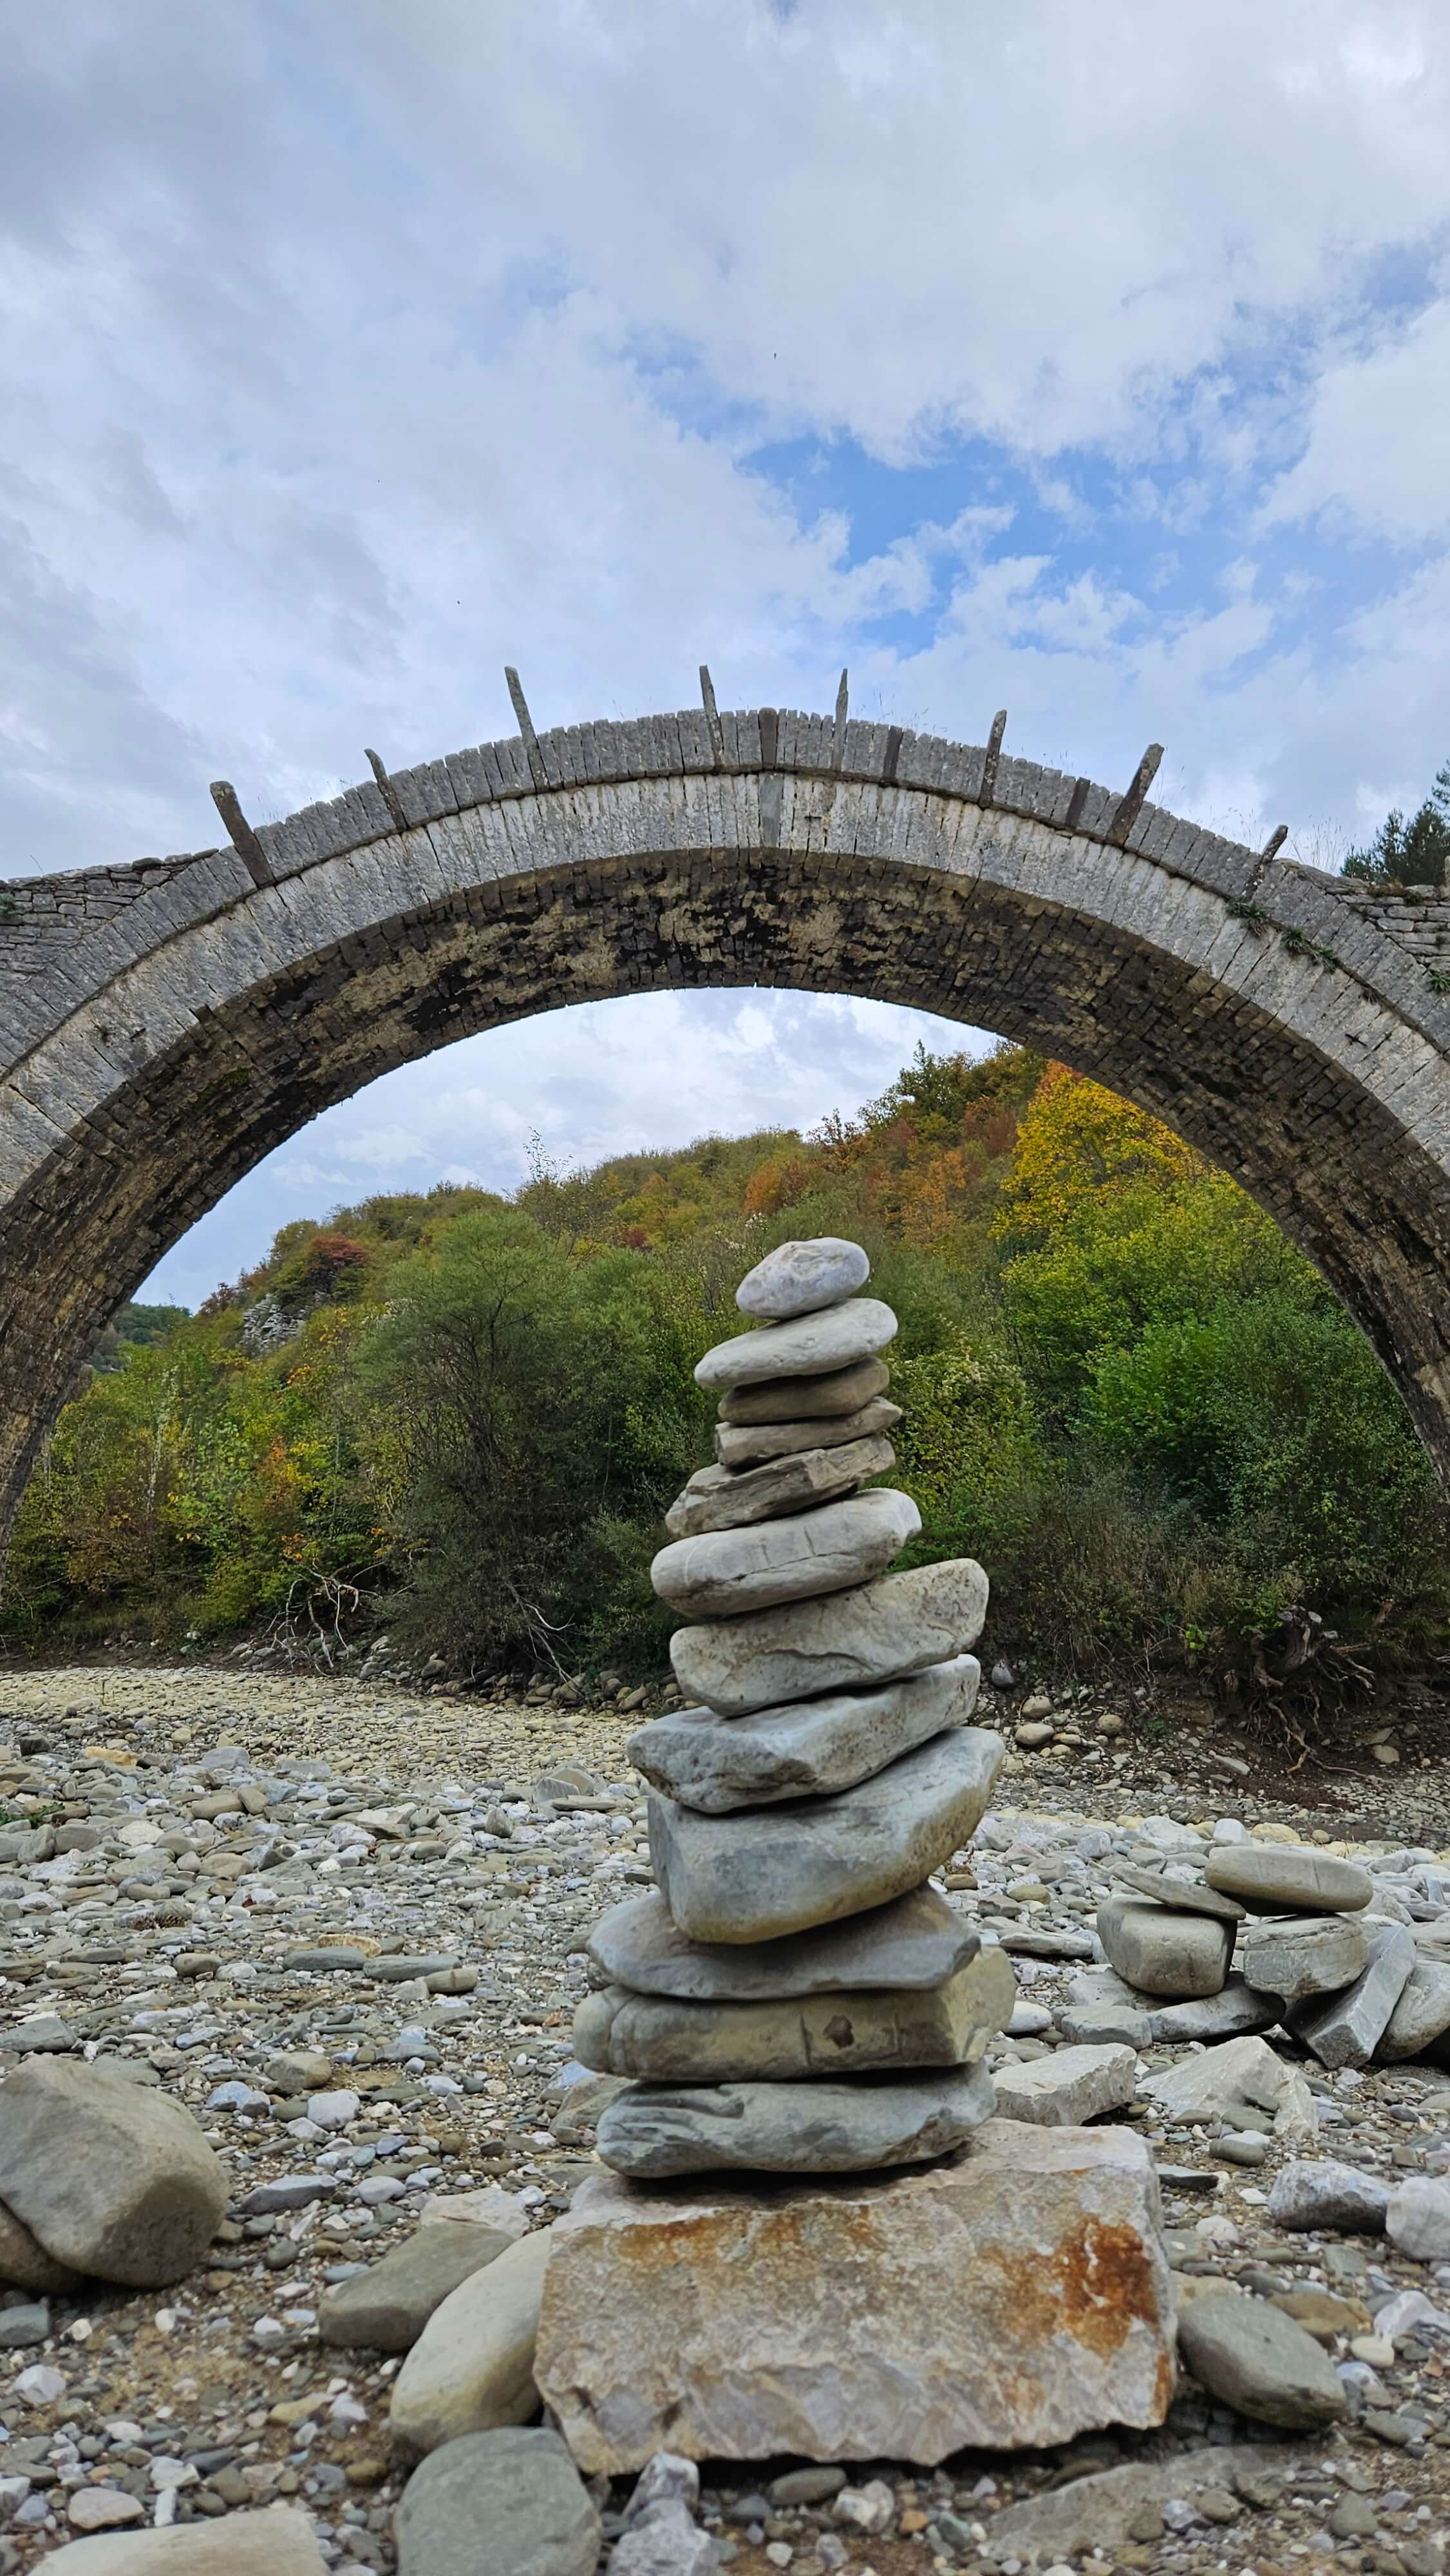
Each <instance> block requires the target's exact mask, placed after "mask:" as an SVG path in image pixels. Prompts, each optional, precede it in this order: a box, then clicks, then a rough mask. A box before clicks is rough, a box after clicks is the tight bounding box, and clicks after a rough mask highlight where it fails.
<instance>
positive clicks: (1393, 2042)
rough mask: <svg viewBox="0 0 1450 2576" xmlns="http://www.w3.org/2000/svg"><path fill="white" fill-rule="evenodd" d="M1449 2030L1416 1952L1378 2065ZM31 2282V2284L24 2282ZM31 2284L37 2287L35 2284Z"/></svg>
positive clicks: (1447, 2003)
mask: <svg viewBox="0 0 1450 2576" xmlns="http://www.w3.org/2000/svg"><path fill="white" fill-rule="evenodd" d="M1447 2031H1450V1964H1444V1963H1442V1962H1441V1961H1440V1960H1438V1959H1426V1958H1423V1957H1421V1956H1419V1954H1418V1953H1417V1955H1416V1962H1415V1967H1414V1969H1413V1972H1412V1973H1411V1975H1410V1977H1409V1979H1408V1981H1407V1983H1406V1985H1405V1986H1404V1988H1403V1990H1402V1992H1401V1994H1400V1998H1399V2001H1398V2003H1397V2004H1396V2005H1395V2008H1394V2010H1393V2012H1392V2013H1391V2014H1390V2017H1389V2020H1388V2021H1387V2023H1386V2024H1385V2028H1384V2033H1383V2036H1382V2037H1381V2039H1380V2043H1379V2046H1378V2047H1377V2048H1376V2050H1375V2055H1376V2057H1377V2058H1378V2059H1379V2060H1380V2062H1381V2064H1382V2065H1385V2066H1394V2065H1397V2064H1399V2063H1400V2062H1401V2061H1402V2060H1403V2059H1404V2058H1407V2057H1418V2056H1419V2055H1420V2053H1421V2051H1422V2049H1426V2048H1429V2047H1430V2046H1431V2045H1432V2044H1433V2042H1434V2041H1436V2040H1438V2039H1442V2038H1443V2037H1444V2035H1445V2033H1446V2032H1447ZM27 2286H31V2285H27ZM33 2286H35V2287H39V2284H38V2283H37V2284H34V2285H33Z"/></svg>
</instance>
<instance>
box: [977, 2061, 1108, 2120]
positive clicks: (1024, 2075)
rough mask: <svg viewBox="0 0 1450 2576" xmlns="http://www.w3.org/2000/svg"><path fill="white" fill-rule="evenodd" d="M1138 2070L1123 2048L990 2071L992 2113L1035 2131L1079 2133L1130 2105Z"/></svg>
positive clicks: (1026, 2063) (1000, 2067) (1029, 2062)
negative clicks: (1022, 2122) (993, 2093)
mask: <svg viewBox="0 0 1450 2576" xmlns="http://www.w3.org/2000/svg"><path fill="white" fill-rule="evenodd" d="M1137 2068H1138V2061H1137V2058H1136V2056H1135V2054H1134V2052H1133V2050H1132V2049H1131V2048H1127V2047H1122V2046H1116V2047H1115V2046H1111V2045H1110V2046H1108V2047H1104V2048H1056V2049H1054V2050H1053V2052H1052V2054H1051V2056H1050V2057H1034V2058H1030V2059H1028V2060H1027V2061H1026V2062H1025V2063H1022V2064H1019V2065H1015V2066H999V2067H997V2068H995V2069H994V2072H993V2078H992V2080H993V2082H994V2083H995V2085H996V2087H997V2109H998V2111H999V2113H1000V2114H1001V2116H1002V2118H1003V2119H1004V2120H1030V2121H1031V2122H1032V2123H1033V2125H1034V2126H1035V2127H1038V2128H1046V2129H1076V2128H1081V2127H1082V2126H1083V2125H1084V2124H1085V2123H1086V2122H1087V2121H1089V2120H1096V2119H1097V2118H1099V2117H1100V2115H1101V2114H1102V2113H1103V2112H1104V2111H1120V2110H1121V2109H1122V2107H1123V2105H1124V2103H1125V2102H1131V2101H1132V2099H1133V2095H1134V2093H1135V2091H1136V2090H1137Z"/></svg>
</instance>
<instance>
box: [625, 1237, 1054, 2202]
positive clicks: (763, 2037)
mask: <svg viewBox="0 0 1450 2576" xmlns="http://www.w3.org/2000/svg"><path fill="white" fill-rule="evenodd" d="M868 1270H869V1264H868V1262H867V1259H866V1255H865V1253H864V1252H863V1251H862V1250H861V1248H860V1246H859V1245H858V1244H853V1243H845V1242H842V1241H840V1240H838V1239H837V1238H835V1237H833V1236H825V1237H822V1238H820V1239H819V1240H817V1241H814V1242H808V1243H786V1244H782V1245H781V1246H780V1247H779V1248H778V1249H777V1250H776V1251H774V1252H772V1253H770V1254H768V1255H767V1257H766V1258H765V1260H763V1261H762V1262H760V1263H759V1264H758V1265H757V1267H756V1268H755V1269H754V1270H752V1271H751V1272H750V1274H749V1276H748V1277H747V1278H746V1279H745V1280H744V1281H742V1283H741V1286H740V1288H739V1290H738V1292H737V1303H738V1304H739V1306H740V1308H741V1310H742V1312H743V1313H745V1314H746V1315H748V1316H750V1317H751V1318H752V1319H753V1320H754V1325H755V1329H753V1330H751V1331H748V1332H746V1333H743V1334H741V1335H739V1336H738V1337H737V1338H736V1339H734V1340H731V1341H727V1342H724V1343H722V1344H721V1345H720V1346H719V1347H718V1348H717V1349H715V1350H712V1351H710V1352H709V1353H707V1355H706V1357H705V1358H704V1359H703V1360H702V1361H701V1363H700V1365H699V1367H698V1368H697V1369H696V1371H695V1375H696V1378H697V1380H698V1381H699V1383H700V1384H701V1385H702V1386H704V1387H707V1388H709V1389H711V1390H712V1391H714V1390H718V1391H719V1394H720V1398H721V1401H720V1420H719V1424H718V1427H717V1429H716V1433H715V1459H716V1463H715V1464H714V1465H713V1466H709V1467H705V1468H702V1469H701V1470H700V1471H699V1473H698V1474H696V1475H694V1476H692V1477H691V1478H690V1481H689V1483H688V1484H687V1485H686V1487H685V1489H684V1491H683V1493H682V1494H681V1495H680V1496H679V1498H678V1500H677V1501H676V1503H675V1504H674V1506H673V1508H672V1510H671V1511H670V1513H669V1515H668V1518H667V1524H666V1525H667V1527H668V1528H669V1530H670V1532H671V1533H672V1539H671V1544H670V1545H669V1546H667V1547H664V1548H662V1549H661V1550H660V1553H659V1554H658V1556H657V1557H656V1558H655V1560H654V1565H653V1569H652V1574H653V1581H654V1587H655V1590H656V1592H657V1593H658V1594H659V1596H660V1598H661V1599H662V1600H664V1601H667V1602H668V1603H669V1604H670V1606H671V1607H672V1608H673V1609H675V1610H677V1611H679V1612H681V1613H682V1614H683V1615H684V1617H685V1618H686V1620H687V1621H688V1622H689V1624H688V1625H686V1626H684V1627H682V1628H680V1629H679V1630H678V1631H677V1632H676V1635H675V1637H674V1640H673V1644H672V1649H671V1652H672V1657H673V1661H674V1667H675V1673H676V1676H677V1679H678V1681H679V1683H680V1685H681V1688H682V1689H683V1691H684V1692H685V1693H686V1694H687V1696H689V1697H690V1698H691V1699H692V1700H693V1701H694V1702H695V1703H696V1704H695V1705H691V1706H689V1707H685V1708H682V1709H680V1710H678V1711H677V1712H675V1713H674V1714H672V1715H669V1716H665V1717H661V1718H657V1719H654V1720H652V1721H651V1722H649V1723H647V1724H645V1725H644V1726H641V1727H640V1728H639V1730H638V1731H637V1733H636V1734H635V1735H634V1736H633V1738H632V1739H631V1742H630V1748H629V1750H630V1757H631V1759H632V1761H633V1762H634V1763H635V1764H636V1766H637V1768H638V1769H639V1770H640V1771H641V1772H642V1773H643V1775H644V1777H645V1779H646V1781H647V1782H648V1783H649V1792H650V1794H649V1838H650V1852H651V1856H652V1859H653V1863H654V1868H655V1875H656V1878H657V1880H658V1887H657V1889H656V1890H653V1891H651V1892H650V1893H649V1894H648V1895H645V1896H643V1897H639V1898H636V1899H634V1900H632V1901H631V1902H629V1903H626V1904H623V1905H620V1906H617V1907H616V1908H615V1909H614V1910H613V1911H612V1912H611V1913H610V1914H608V1915H607V1916H606V1917H605V1918H604V1920H603V1921H602V1922H601V1923H600V1924H599V1925H598V1927H597V1929H596V1931H595V1933H594V1937H593V1939H592V1941H591V1942H590V1945H589V1957H590V1965H591V1976H592V1978H593V1980H594V1984H593V1988H592V1991H591V1992H590V1993H589V1994H588V1995H587V1996H586V1998H585V2000H584V2002H583V2003H582V2004H581V2006H580V2008H579V2013H578V2017H577V2019H576V2022H575V2030H574V2044H575V2048H576V2051H577V2054H578V2056H579V2057H580V2059H581V2060H582V2061H583V2063H584V2064H585V2065H586V2066H589V2067H592V2068H595V2069H597V2070H598V2071H600V2072H602V2073H606V2074H613V2075H620V2076H626V2077H632V2078H635V2079H636V2080H635V2081H634V2082H633V2083H631V2084H629V2085H628V2086H627V2087H626V2088H625V2089H624V2090H623V2091H622V2092H621V2093H620V2094H618V2095H617V2096H616V2097H615V2099H614V2100H613V2101H612V2102H611V2104H610V2106H609V2108H608V2110H607V2111H606V2112H605V2113H604V2115H603V2117H602V2118H601V2120H600V2123H599V2130H598V2144H599V2153H600V2155H601V2157H602V2158H603V2160H604V2162H605V2163H606V2164H607V2165H610V2166H612V2167H613V2168H614V2169H615V2171H616V2172H617V2173H620V2174H623V2175H629V2176H632V2177H636V2178H640V2179H655V2178H659V2177H664V2176H669V2175H679V2174H693V2173H700V2172H706V2171H711V2170H715V2171H719V2170H726V2169H729V2170H734V2171H739V2172H744V2173H779V2174H833V2173H861V2172H871V2171H874V2170H877V2169H882V2168H887V2167H891V2166H900V2165H910V2164H919V2163H922V2162H924V2161H926V2160H928V2159H931V2158H934V2157H938V2156H942V2155H945V2154H947V2153H949V2152H950V2151H951V2150H952V2149H954V2148H957V2147H959V2146H961V2145H962V2144H963V2142H964V2141H965V2140H966V2139H967V2137H968V2136H969V2135H970V2133H971V2132H972V2130H973V2129H975V2128H976V2127H977V2126H978V2124H979V2123H980V2122H981V2121H983V2120H984V2119H986V2118H987V2116H988V2115H989V2114H990V2112H991V2110H992V2108H993V2095H992V2082H991V2077H990V2075H989V2073H988V2071H987V2068H986V2065H985V2063H984V2062H983V2059H984V2052H985V2050H986V2047H987V2044H988V2041H989V2040H990V2038H991V2037H992V2035H993V2033H994V2032H996V2031H998V2030H1001V2029H1003V2028H1004V2027H1005V2025H1006V2023H1007V2020H1008V2019H1009V2017H1010V2014H1011V2011H1012V2006H1013V2002H1014V1994H1015V1989H1014V1983H1013V1976H1012V1967H1011V1962H1010V1960H1009V1959H1008V1958H1007V1957H1005V1956H1004V1955H1003V1953H1002V1952H1001V1951H1000V1950H996V1949H987V1950H983V1949H982V1948H981V1946H980V1944H979V1941H978V1938H977V1935H976V1933H975V1932H974V1931H973V1930H972V1929H971V1928H970V1927H969V1926H968V1925H967V1924H966V1923H965V1922H964V1921H963V1920H962V1919H961V1918H960V1917H959V1916H958V1914H957V1913H956V1911H955V1910H954V1909H953V1908H952V1906H950V1905H949V1904H948V1902H947V1900H946V1898H945V1897H944V1896H943V1895H942V1894H941V1893H940V1892H939V1891H938V1890H937V1889H936V1888H934V1887H933V1886H931V1885H930V1884H929V1883H928V1882H929V1879H930V1874H931V1872H932V1871H933V1870H935V1869H938V1868H940V1867H941V1866H942V1864H943V1863H945V1862H947V1861H949V1860H950V1858H951V1856H952V1854H953V1853H954V1852H955V1851H957V1850H959V1849H960V1848H961V1846H962V1845H964V1844H965V1843H966V1842H967V1841H968V1839H969V1837H970V1836H971V1834H972V1833H973V1832H974V1831H975V1829H976V1826H977V1824H978V1822H979V1820H980V1818H981V1816H982V1814H983V1812H984V1810H985V1808H986V1805H987V1801H988V1798H989V1797H990V1795H991V1790H992V1783H993V1780H994V1778H995V1775H996V1771H997V1766H998V1763H999V1761H1000V1760H1001V1757H1002V1750H1003V1747H1002V1743H1001V1739H1000V1737H998V1736H996V1735H994V1734H990V1733H988V1732H986V1731H985V1730H983V1729H980V1728H976V1727H973V1726H972V1725H971V1724H970V1723H969V1721H970V1719H971V1716H972V1711H973V1708H974V1705H975V1702H976V1697H977V1691H978V1687H979V1684H980V1679H981V1674H980V1667H979V1666H978V1664H977V1662H976V1660H975V1658H974V1657H973V1656H972V1655H971V1654H970V1653H969V1652H968V1651H967V1649H968V1648H969V1647H971V1646H972V1645H973V1644H974V1643H975V1642H976V1639H977V1637H978V1635H979V1633H980V1631H981V1627H982V1621H983V1618H984V1616H985V1613H986V1605H987V1580H986V1576H985V1575H984V1574H983V1572H982V1569H981V1567H980V1566H979V1565H976V1564H974V1563H972V1562H971V1560H970V1559H965V1558H964V1559H958V1560H955V1561H953V1562H951V1563H949V1564H937V1565H931V1566H922V1567H919V1568H913V1569H910V1570H908V1571H905V1572H901V1573H894V1574H893V1573H892V1572H890V1571H889V1569H890V1567H891V1565H892V1563H893V1561H894V1559H895V1558H896V1557H897V1555H898V1554H899V1552H900V1550H901V1549H902V1548H903V1547H904V1546H905V1545H906V1543H907V1542H908V1541H909V1540H910V1539H912V1538H914V1537H915V1535H916V1533H917V1531H918V1529H919V1527H920V1518H919V1515H918V1513H917V1510H916V1507H915V1505H914V1504H913V1503H912V1502H911V1500H910V1498H909V1497H908V1496H907V1495H905V1494H902V1493H899V1492H895V1491H893V1490H891V1489H890V1488H883V1487H881V1486H879V1485H872V1484H870V1483H869V1481H868V1480H870V1479H871V1478H873V1477H878V1476H881V1475H884V1474H886V1473H887V1472H888V1471H889V1470H890V1468H891V1467H892V1466H893V1464H894V1463H895V1461H894V1453H893V1451H892V1447H891V1443H890V1440H889V1438H888V1436H887V1435H888V1433H889V1432H890V1430H891V1428H892V1426H893V1424H894V1423H896V1422H898V1421H899V1420H900V1418H901V1415H900V1409H899V1407H897V1406H896V1405H893V1404H890V1403H888V1402H887V1400H886V1394H885V1390H886V1385H887V1379H888V1372H887V1368H886V1364H885V1362H884V1360H883V1359H882V1357H881V1354H882V1352H883V1351H884V1350H885V1349H886V1348H887V1346H888V1344H889V1343H890V1341H891V1339H892V1337H893V1335H894V1334H895V1331H896V1318H895V1316H894V1315H893V1313H892V1312H891V1309H890V1307H889V1306H886V1305H883V1304H882V1303H881V1302H880V1300H879V1299H876V1298H873V1297H863V1296H860V1295H858V1294H857V1293H856V1292H857V1291H858V1290H859V1289H861V1288H862V1287H863V1286H864V1285H865V1282H866V1279H867V1275H868Z"/></svg>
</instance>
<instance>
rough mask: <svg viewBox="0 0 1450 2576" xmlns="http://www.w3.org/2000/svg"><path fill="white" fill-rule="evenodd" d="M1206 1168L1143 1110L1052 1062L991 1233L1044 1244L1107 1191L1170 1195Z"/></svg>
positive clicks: (1027, 1116)
mask: <svg viewBox="0 0 1450 2576" xmlns="http://www.w3.org/2000/svg"><path fill="white" fill-rule="evenodd" d="M1209 1168H1210V1167H1209V1165H1208V1164H1207V1163H1206V1162H1205V1161H1204V1159H1203V1156H1202V1155H1201V1154H1197V1153H1195V1152H1194V1150H1193V1147H1192V1146H1191V1145H1185V1144H1184V1142H1183V1139H1182V1137H1181V1136H1175V1135H1174V1133H1173V1130H1172V1128H1171V1127H1165V1126H1164V1125H1163V1124H1162V1122H1161V1120H1159V1119H1157V1118H1150V1117H1149V1115H1148V1113H1147V1111H1146V1110H1143V1109H1135V1108H1134V1107H1133V1104H1132V1102H1131V1101H1129V1100H1120V1099H1119V1098H1118V1096H1117V1094H1116V1093H1115V1092H1112V1091H1104V1089H1103V1087H1102V1085H1101V1083H1097V1082H1088V1081H1086V1080H1085V1079H1084V1077H1083V1076H1082V1075H1081V1074H1077V1073H1071V1072H1069V1070H1068V1068H1067V1066H1066V1065H1065V1064H1054V1065H1049V1067H1048V1069H1047V1072H1046V1073H1045V1074H1044V1075H1043V1077H1042V1080H1041V1082H1040V1083H1039V1084H1038V1086H1037V1090H1036V1092H1035V1093H1034V1095H1033V1097H1032V1100H1031V1102H1030V1103H1029V1105H1028V1108H1027V1111H1026V1114H1025V1116H1024V1117H1023V1119H1022V1123H1021V1126H1020V1128H1019V1130H1018V1136H1017V1150H1016V1153H1015V1154H1014V1155H1013V1158H1012V1166H1011V1169H1010V1171H1009V1173H1008V1175H1007V1179H1006V1181H1005V1183H1004V1185H1003V1190H1002V1203H1001V1207H1000V1210H999V1213H998V1215H997V1218H996V1221H995V1225H994V1229H993V1230H994V1232H996V1233H997V1234H999V1235H1006V1236H1009V1237H1011V1238H1012V1240H1013V1241H1014V1242H1016V1243H1018V1244H1022V1243H1029V1242H1044V1241H1047V1240H1048V1239H1050V1238H1051V1237H1052V1236H1054V1235H1058V1234H1062V1233H1064V1232H1066V1231H1067V1230H1068V1228H1070V1227H1071V1225H1072V1223H1073V1220H1074V1218H1075V1217H1076V1216H1077V1215H1078V1213H1079V1211H1080V1210H1081V1209H1082V1208H1084V1207H1085V1206H1087V1205H1088V1204H1089V1203H1092V1202H1094V1201H1096V1202H1099V1203H1100V1202H1101V1197H1102V1193H1103V1191H1104V1190H1105V1189H1110V1188H1112V1187H1114V1186H1117V1187H1120V1188H1143V1187H1148V1188H1155V1189H1162V1190H1165V1191H1171V1190H1175V1189H1179V1188H1182V1187H1183V1186H1184V1184H1185V1183H1189V1182H1193V1181H1197V1180H1200V1179H1202V1178H1203V1176H1204V1175H1205V1174H1206V1173H1207V1172H1208V1170H1209Z"/></svg>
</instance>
